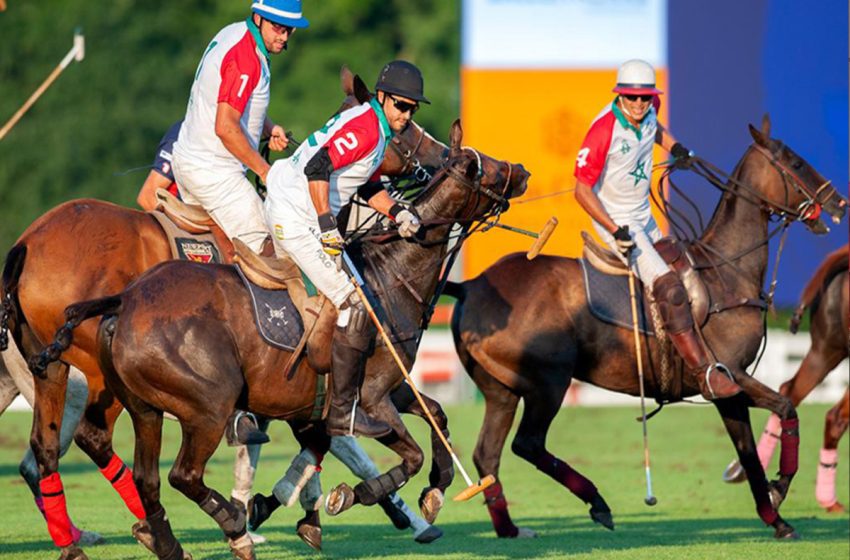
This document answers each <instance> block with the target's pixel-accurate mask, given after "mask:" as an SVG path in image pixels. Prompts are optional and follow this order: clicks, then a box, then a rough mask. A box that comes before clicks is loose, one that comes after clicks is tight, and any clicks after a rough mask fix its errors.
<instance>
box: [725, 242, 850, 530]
mask: <svg viewBox="0 0 850 560" xmlns="http://www.w3.org/2000/svg"><path fill="white" fill-rule="evenodd" d="M849 252H850V245H845V246H844V247H842V248H840V249H838V250H836V251H833V252H832V253H830V254H829V255H828V256H827V257H826V259H824V261H823V262H822V263H821V265H820V266H819V267H818V269H817V270H816V271H815V274H814V275H813V276H812V278H811V280H809V282H808V284H806V287H805V288H804V289H803V295H802V297H801V298H800V305H799V306H798V307H797V310H796V311H795V312H794V317H793V318H792V320H791V332H794V333H796V332H797V329H798V327H799V325H800V320H801V319H802V316H803V313H804V312H805V311H806V309H809V316H810V318H811V330H810V333H809V336H810V337H811V340H812V345H811V347H810V348H809V351H808V352H807V353H806V355H805V357H804V358H803V362H802V363H801V364H800V369H798V370H797V373H795V374H794V377H792V378H791V379H789V380H788V381H786V382H785V383H783V384H782V385H781V386H780V387H779V394H780V395H783V396H785V397H788V398H789V399H791V402H792V403H793V404H794V406H797V405H799V404H800V403H801V402H802V401H803V399H805V398H806V396H808V394H809V393H810V392H811V391H812V390H813V389H814V388H815V387H817V386H818V385H819V384H820V383H821V382H822V381H823V380H824V379H825V378H826V376H827V375H829V373H830V372H831V371H832V370H834V369H835V368H836V367H838V364H840V363H841V362H842V361H843V360H846V359H847V357H848V351H850V338H848V336H850V325H848V322H850V272H848V253H849ZM848 422H850V389H848V390H846V391H845V392H844V396H843V397H842V398H841V400H839V401H838V403H837V404H836V405H835V406H834V407H832V408H831V409H830V410H829V412H827V413H826V421H825V423H824V430H823V447H822V448H821V451H820V463H819V465H818V477H817V485H816V490H815V497H816V498H817V500H818V503H819V504H820V505H821V507H823V508H824V509H825V510H826V511H828V512H830V513H843V512H846V511H847V510H846V508H845V507H844V505H843V504H841V502H839V501H838V499H837V497H836V495H835V475H836V469H837V467H838V451H837V449H838V441H839V440H840V439H841V436H843V435H844V433H845V432H846V431H847V425H848ZM778 432H779V418H778V417H776V416H775V415H771V417H770V418H769V419H768V421H767V425H766V426H765V428H764V432H762V436H761V439H760V440H759V443H758V454H759V459H760V460H761V465H762V467H763V468H765V469H767V466H768V465H769V464H770V460H771V458H772V457H773V452H774V450H775V449H776V441H777V440H778V438H779V433H778ZM723 479H724V480H725V481H726V482H743V481H744V480H745V479H746V473H745V472H744V470H743V469H742V468H741V465H740V463H739V462H738V461H737V460H735V461H732V463H731V464H730V465H729V466H728V467H727V468H726V471H725V472H724V473H723Z"/></svg>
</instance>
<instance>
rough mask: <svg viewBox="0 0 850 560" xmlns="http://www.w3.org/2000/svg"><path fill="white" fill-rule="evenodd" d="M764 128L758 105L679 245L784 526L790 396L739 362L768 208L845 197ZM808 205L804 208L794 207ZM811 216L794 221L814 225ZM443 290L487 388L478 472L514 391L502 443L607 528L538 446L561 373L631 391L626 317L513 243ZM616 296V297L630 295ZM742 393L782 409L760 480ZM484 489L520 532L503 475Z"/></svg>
mask: <svg viewBox="0 0 850 560" xmlns="http://www.w3.org/2000/svg"><path fill="white" fill-rule="evenodd" d="M769 130H770V123H769V120H768V119H767V117H765V120H764V122H763V124H762V129H761V131H759V130H757V129H755V128H753V127H752V126H751V127H750V133H751V135H752V137H753V139H754V140H755V143H754V144H753V145H752V146H750V147H749V148H748V149H747V151H746V153H745V154H744V156H743V157H742V159H741V161H740V162H739V163H738V165H737V167H736V170H735V173H734V175H733V178H734V179H735V181H730V182H729V184H727V185H726V186H725V189H724V190H725V191H726V192H725V193H724V194H723V196H722V197H721V200H720V202H719V205H718V207H717V209H716V210H715V212H714V216H713V218H712V220H711V222H710V223H709V225H708V227H707V229H706V231H705V232H704V234H703V235H702V237H701V239H699V240H696V241H694V242H692V243H691V244H690V245H691V248H692V254H694V255H695V256H696V258H697V261H698V268H702V269H703V270H701V276H702V279H703V280H704V282H705V283H706V285H707V288H708V290H709V293H710V296H711V300H710V301H711V302H712V304H713V305H712V307H713V308H716V310H715V311H716V312H712V313H711V314H710V316H709V318H708V322H707V323H706V324H705V325H704V327H703V329H702V332H703V334H704V336H705V339H706V341H707V342H708V344H709V346H710V348H711V349H712V350H713V352H714V353H715V354H716V356H717V358H718V360H719V361H722V362H723V363H724V364H727V365H728V366H729V367H730V368H731V369H732V371H733V374H734V376H735V379H736V381H737V382H738V383H739V384H740V385H741V386H742V387H743V389H744V392H743V393H742V394H740V395H739V396H736V397H734V398H731V399H722V400H717V401H715V402H714V404H715V406H716V407H717V409H718V411H719V412H720V415H721V417H722V419H723V422H724V424H725V426H726V429H727V431H728V432H729V435H730V437H731V438H732V441H733V443H734V444H735V448H736V450H737V451H738V455H739V458H740V459H741V463H742V464H743V465H744V468H745V469H746V470H747V472H748V473H749V474H750V475H751V476H750V477H749V480H750V486H751V490H752V493H753V496H754V498H755V500H756V504H757V511H758V513H759V516H760V517H761V518H762V519H763V520H764V521H765V523H767V524H770V525H772V526H773V527H774V528H775V529H776V536H777V537H789V536H792V535H794V534H795V533H794V530H793V528H792V527H791V526H790V525H788V524H787V523H786V522H785V521H784V520H783V519H782V518H781V517H780V516H779V514H778V513H777V511H776V509H775V507H774V506H773V505H772V504H771V494H776V497H777V498H782V497H784V495H785V493H786V492H787V489H788V485H789V484H790V482H791V478H792V477H793V475H794V473H795V471H796V467H797V454H796V449H797V445H798V441H799V437H798V436H797V435H796V430H794V425H795V424H796V412H795V411H794V407H793V405H792V403H791V401H790V400H789V399H788V398H786V397H783V396H781V395H779V394H777V393H776V392H775V391H773V390H771V389H770V388H768V387H766V386H764V385H762V384H761V383H759V382H758V381H757V380H755V379H753V378H751V377H749V376H748V375H747V374H746V367H747V366H748V365H749V364H750V363H751V362H752V361H753V360H754V358H755V357H756V354H757V352H758V348H759V345H760V343H761V340H762V337H763V335H764V331H763V321H762V313H761V307H757V306H755V305H752V304H754V303H757V302H759V301H761V300H762V299H763V298H764V294H763V293H762V290H761V286H762V282H763V280H764V275H765V270H766V267H767V263H768V223H769V221H770V218H771V215H773V214H774V213H777V212H782V213H783V217H784V218H785V219H787V220H797V219H803V217H804V216H801V212H802V211H803V210H805V209H807V208H811V204H809V203H810V202H817V203H821V202H822V203H823V204H824V210H826V211H827V212H829V213H830V214H832V215H834V216H836V217H837V218H839V219H840V217H841V216H843V214H844V211H845V205H846V202H845V201H844V200H843V199H841V197H840V196H838V195H837V193H836V192H835V190H834V189H833V188H832V187H831V186H829V184H828V182H826V181H824V179H823V178H822V177H821V176H820V175H819V174H818V173H817V172H816V171H815V170H814V169H813V168H812V167H811V166H809V164H808V163H806V162H805V161H803V160H802V159H801V158H800V157H799V156H798V155H797V154H795V153H794V152H793V151H792V150H791V149H790V148H788V147H786V146H784V145H783V144H782V143H781V142H779V141H778V140H773V139H771V138H770V136H769ZM719 185H722V183H719ZM813 198H814V199H815V200H812V199H813ZM810 215H813V214H809V213H808V212H807V213H806V214H805V217H809V216H810ZM816 220H818V219H817V218H815V219H814V220H808V221H806V222H805V223H806V224H807V225H808V226H810V227H819V228H821V227H824V226H823V224H822V223H820V222H819V221H817V222H816ZM520 279H521V280H520ZM449 292H452V293H453V295H456V296H457V297H458V298H459V301H458V303H457V304H456V307H455V309H454V315H453V318H452V331H453V333H454V339H455V345H456V347H457V351H458V354H459V356H460V359H461V361H462V363H463V364H464V365H465V367H466V370H467V372H468V373H469V375H470V376H471V377H472V379H473V380H474V381H475V383H476V385H478V387H479V389H480V390H481V391H482V392H483V393H484V397H485V400H486V413H485V419H484V425H483V427H482V429H481V433H480V435H479V439H478V444H477V446H476V448H475V453H474V461H475V465H476V467H477V468H478V472H479V473H481V474H484V473H495V474H498V470H499V461H500V457H501V454H502V447H503V446H504V443H505V439H506V437H507V435H508V432H509V430H510V428H511V424H512V421H513V418H514V414H515V411H516V408H517V403H518V402H519V400H520V399H524V401H525V407H524V412H523V415H522V420H521V422H520V425H519V429H518V431H517V434H516V437H515V439H514V440H513V444H512V446H511V449H512V450H513V452H514V453H516V454H517V455H519V456H520V457H522V458H523V459H525V460H526V461H528V462H530V463H531V464H532V465H535V466H536V467H537V468H538V469H539V470H541V471H543V472H544V473H546V474H548V475H549V476H551V477H552V478H554V479H555V480H556V481H558V482H560V483H561V484H563V485H564V486H566V487H567V488H568V489H569V490H570V491H571V492H573V493H574V494H576V495H577V496H578V497H579V498H581V499H582V500H583V501H584V502H585V503H590V504H591V509H590V514H591V518H592V519H593V520H594V521H597V522H601V523H603V524H604V525H606V526H607V527H609V528H613V524H612V522H611V517H610V511H609V510H608V507H607V505H605V502H604V500H603V499H602V498H601V496H600V495H599V492H598V491H597V489H596V487H595V486H594V485H593V483H592V482H591V481H590V480H588V479H587V478H585V477H584V476H582V475H581V474H579V473H578V472H576V471H575V470H573V469H572V468H571V467H570V466H569V465H568V464H566V463H565V462H563V461H562V460H560V459H558V458H556V457H554V456H552V455H551V454H550V453H549V452H548V451H547V450H546V434H547V431H548V430H549V426H550V424H551V422H552V419H553V418H554V417H555V414H557V412H558V410H559V409H560V407H561V404H562V401H563V398H564V394H565V393H566V391H567V388H568V387H569V386H570V382H571V381H572V379H573V378H576V379H580V380H582V381H585V382H588V383H592V384H594V385H596V386H599V387H603V388H605V389H609V390H611V391H617V392H620V393H626V394H629V395H635V396H636V395H639V394H640V391H639V383H638V376H637V374H636V373H635V372H636V353H635V345H634V340H633V334H632V332H631V330H630V329H628V330H627V329H623V328H620V327H615V326H613V325H610V324H607V323H604V322H601V321H600V320H598V319H596V318H595V317H594V315H592V314H591V312H590V310H589V305H588V301H587V297H586V295H585V281H584V278H583V274H582V265H581V263H580V262H579V261H578V260H577V259H570V258H562V257H554V256H545V257H539V258H537V259H535V260H533V261H528V260H527V259H526V258H525V256H524V255H519V254H514V255H509V256H506V257H505V258H503V259H501V260H500V261H499V262H497V263H496V264H494V265H493V266H491V267H490V268H488V269H487V270H485V271H484V272H483V273H482V274H481V275H480V276H478V277H477V278H475V279H473V280H470V281H467V282H464V283H462V284H458V285H452V286H450V287H449V289H447V293H449ZM730 296H731V297H730ZM735 302H737V303H735ZM612 305H615V306H616V305H618V303H612ZM619 305H622V306H628V302H626V301H623V302H620V303H619ZM643 356H644V357H643V363H644V364H659V363H660V362H661V359H662V356H661V353H660V349H659V343H658V340H657V339H656V338H655V337H653V338H649V337H644V344H643ZM673 363H674V365H675V370H676V371H679V372H681V367H682V365H681V361H680V360H678V358H676V359H675V360H674V361H673ZM646 385H647V387H646V388H647V393H648V395H650V396H654V397H656V398H659V399H669V398H670V395H669V394H663V393H662V391H661V390H660V387H661V386H662V382H659V379H658V378H657V377H655V376H653V375H649V376H648V379H646ZM681 385H682V387H681V394H680V395H679V396H680V397H681V396H690V395H696V394H697V393H698V392H699V389H698V386H697V380H696V379H694V378H692V377H690V376H685V377H683V378H682V379H681ZM750 406H757V407H762V408H767V409H768V410H771V411H772V412H775V413H776V414H777V415H779V417H780V418H782V419H784V420H787V421H788V423H789V428H788V430H787V433H785V434H783V439H782V442H783V460H782V462H781V465H780V477H779V480H778V481H774V482H772V483H771V485H770V486H768V482H767V479H766V477H765V475H764V472H763V470H762V469H761V465H760V463H759V461H758V457H757V456H756V453H755V444H754V442H753V436H752V429H751V426H750V421H749V411H748V407H750ZM485 496H486V497H487V506H488V510H489V512H490V515H491V517H492V519H493V523H494V526H495V529H496V532H497V534H498V535H499V536H502V537H516V536H520V535H521V534H522V533H521V532H520V530H519V528H518V527H516V526H515V525H514V524H513V522H512V521H511V519H510V515H509V513H508V508H507V502H506V501H505V498H504V495H503V493H502V488H501V485H500V484H496V485H494V486H492V487H490V488H489V489H488V490H487V491H485ZM776 507H778V504H777V506H776Z"/></svg>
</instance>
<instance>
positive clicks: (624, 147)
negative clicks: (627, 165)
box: [620, 138, 632, 154]
mask: <svg viewBox="0 0 850 560" xmlns="http://www.w3.org/2000/svg"><path fill="white" fill-rule="evenodd" d="M631 150H632V147H631V146H629V143H628V142H627V141H626V139H625V138H623V143H622V144H620V153H621V154H627V153H629V152H630V151H631Z"/></svg>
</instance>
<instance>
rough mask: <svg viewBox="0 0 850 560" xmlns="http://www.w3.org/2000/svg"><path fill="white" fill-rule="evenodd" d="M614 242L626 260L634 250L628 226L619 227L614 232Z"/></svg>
mask: <svg viewBox="0 0 850 560" xmlns="http://www.w3.org/2000/svg"><path fill="white" fill-rule="evenodd" d="M614 242H615V243H616V244H617V250H618V251H619V252H620V253H621V254H622V255H623V256H624V257H626V258H628V256H629V253H631V252H632V249H634V248H635V242H634V241H633V240H632V236H631V234H630V233H629V226H620V227H618V228H617V231H615V232H614Z"/></svg>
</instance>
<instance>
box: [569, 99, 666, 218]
mask: <svg viewBox="0 0 850 560" xmlns="http://www.w3.org/2000/svg"><path fill="white" fill-rule="evenodd" d="M656 99H657V97H656ZM656 110H657V104H656V105H655V106H652V107H650V108H649V113H647V115H646V117H645V118H644V119H643V121H642V122H641V123H640V128H639V129H637V128H635V127H634V126H632V125H631V123H629V121H628V120H626V117H625V115H623V112H622V111H621V110H620V108H619V107H617V102H616V100H615V101H614V102H613V103H611V104H610V105H609V106H607V107H605V109H604V110H603V111H602V112H601V113H599V115H597V117H596V119H594V121H593V124H592V125H591V126H590V130H589V131H588V133H587V136H586V137H585V139H584V142H583V143H582V145H581V149H580V150H579V152H578V156H577V157H576V165H575V177H576V179H578V180H580V181H581V182H582V183H585V184H588V185H591V186H593V192H594V193H596V195H597V196H598V197H599V200H600V202H602V206H603V207H604V208H605V210H606V211H607V212H608V214H609V215H610V216H611V219H613V220H614V221H615V222H617V223H628V222H631V221H633V220H634V221H639V222H645V221H646V220H647V219H648V218H649V217H650V216H651V212H650V205H649V194H650V179H651V177H652V149H653V147H654V144H655V133H656V131H657V127H658V121H657V113H656Z"/></svg>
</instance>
